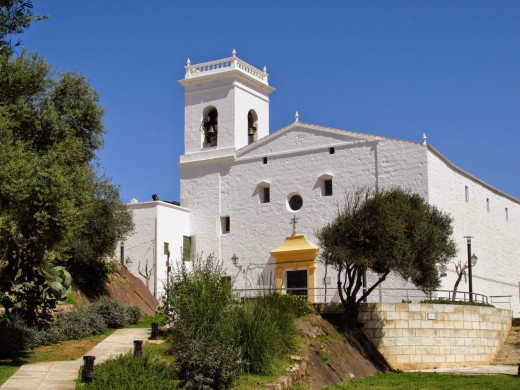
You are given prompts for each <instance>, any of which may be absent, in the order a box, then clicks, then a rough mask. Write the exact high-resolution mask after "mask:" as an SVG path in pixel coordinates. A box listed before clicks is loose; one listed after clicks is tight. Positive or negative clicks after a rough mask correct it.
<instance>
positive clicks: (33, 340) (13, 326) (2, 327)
mask: <svg viewBox="0 0 520 390" xmlns="http://www.w3.org/2000/svg"><path fill="white" fill-rule="evenodd" d="M37 334H38V331H37V330H36V329H34V328H30V327H28V326H27V325H25V323H24V322H23V320H22V319H21V318H19V317H17V316H14V317H13V318H12V319H8V318H7V316H3V317H2V318H0V345H1V346H2V348H0V357H2V358H10V357H13V356H16V355H18V354H19V353H20V352H22V351H27V350H29V349H32V348H34V347H36V346H37V345H38V344H37V339H38V335H37Z"/></svg>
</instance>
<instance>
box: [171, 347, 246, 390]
mask: <svg viewBox="0 0 520 390" xmlns="http://www.w3.org/2000/svg"><path fill="white" fill-rule="evenodd" d="M174 356H175V373H176V375H177V378H179V385H180V386H181V387H183V388H185V389H189V390H224V389H230V388H231V387H232V385H233V380H234V379H235V378H237V377H238V376H239V375H240V373H241V364H240V362H239V361H238V356H237V352H236V350H234V349H233V348H231V347H230V346H229V345H226V344H225V343H224V344H223V343H221V342H218V341H216V340H214V339H212V338H207V339H197V340H192V341H190V342H186V344H185V345H181V344H177V345H176V346H175V348H174Z"/></svg>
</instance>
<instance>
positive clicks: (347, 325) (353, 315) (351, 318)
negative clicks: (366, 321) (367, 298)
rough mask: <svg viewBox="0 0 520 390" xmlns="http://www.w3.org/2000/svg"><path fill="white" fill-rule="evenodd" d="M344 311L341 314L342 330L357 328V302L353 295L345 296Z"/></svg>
mask: <svg viewBox="0 0 520 390" xmlns="http://www.w3.org/2000/svg"><path fill="white" fill-rule="evenodd" d="M343 308H344V309H345V311H344V312H343V315H342V328H343V329H342V330H348V329H357V328H360V327H361V323H360V322H359V320H358V317H359V303H357V302H356V298H355V297H347V299H346V300H345V301H344V302H343Z"/></svg>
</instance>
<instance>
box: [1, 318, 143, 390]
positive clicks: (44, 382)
mask: <svg viewBox="0 0 520 390" xmlns="http://www.w3.org/2000/svg"><path fill="white" fill-rule="evenodd" d="M149 335H150V329H138V328H137V329H118V330H116V331H115V332H114V333H112V334H111V335H110V336H108V337H107V338H106V339H104V340H103V341H101V342H100V343H99V344H98V345H96V346H95V347H94V348H92V349H91V350H90V351H89V352H88V353H86V354H85V355H93V356H95V357H96V360H95V364H99V363H102V362H104V361H105V360H108V359H111V358H115V357H117V356H119V355H120V354H125V353H127V352H130V351H132V350H133V348H134V340H145V341H146V340H147V339H148V337H149ZM82 365H83V357H81V358H80V359H77V360H70V361H65V362H46V363H29V364H24V365H23V366H21V367H20V368H19V369H18V371H16V372H15V373H14V374H13V376H11V378H9V379H8V380H7V381H6V382H5V383H4V384H3V385H2V386H0V389H3V390H4V389H5V390H33V389H34V390H44V389H46V390H47V389H49V390H50V389H53V390H73V389H74V388H75V387H76V383H75V380H76V379H77V378H78V373H79V369H80V367H81V366H82Z"/></svg>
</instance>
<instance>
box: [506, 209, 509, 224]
mask: <svg viewBox="0 0 520 390" xmlns="http://www.w3.org/2000/svg"><path fill="white" fill-rule="evenodd" d="M506 221H509V212H508V211H507V207H506Z"/></svg>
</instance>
